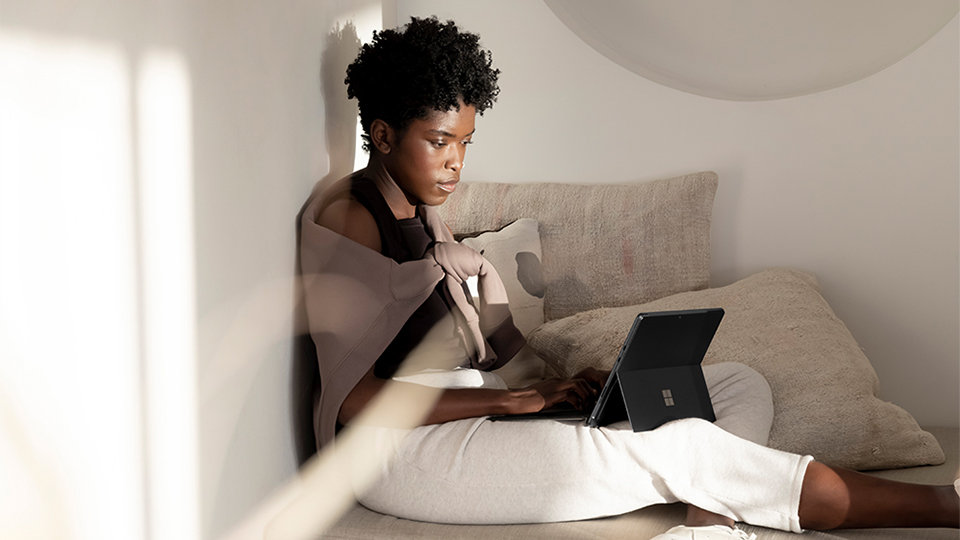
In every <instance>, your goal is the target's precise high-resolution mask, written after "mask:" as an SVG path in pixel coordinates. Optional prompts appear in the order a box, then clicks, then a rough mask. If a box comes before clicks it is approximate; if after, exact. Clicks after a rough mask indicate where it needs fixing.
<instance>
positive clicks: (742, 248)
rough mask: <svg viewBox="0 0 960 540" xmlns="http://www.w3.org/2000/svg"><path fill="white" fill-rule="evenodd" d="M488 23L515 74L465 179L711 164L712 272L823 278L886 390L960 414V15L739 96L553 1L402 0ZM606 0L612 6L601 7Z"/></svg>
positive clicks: (481, 130)
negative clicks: (706, 88)
mask: <svg viewBox="0 0 960 540" xmlns="http://www.w3.org/2000/svg"><path fill="white" fill-rule="evenodd" d="M397 4H398V5H397V14H398V19H399V20H400V21H401V22H403V21H405V20H407V19H408V18H409V16H411V15H417V16H425V15H431V14H436V15H438V16H439V17H440V18H451V19H454V20H456V21H457V22H458V23H459V24H460V25H461V26H462V27H464V28H466V29H468V30H470V31H474V32H477V33H479V34H480V36H481V41H482V43H483V44H484V45H485V46H486V47H488V48H489V49H491V50H492V51H493V54H494V63H495V65H496V66H497V67H499V68H500V69H501V70H502V71H503V73H502V76H501V85H500V86H501V90H502V94H501V96H500V99H499V101H498V103H497V105H496V106H495V107H494V108H493V109H492V110H491V111H489V112H488V113H487V114H486V115H485V116H484V117H483V118H482V119H481V120H479V122H478V133H477V136H476V137H475V142H476V143H477V144H476V145H474V146H473V147H471V150H470V155H468V156H467V165H468V166H467V168H466V169H465V170H464V175H465V178H466V179H468V180H477V181H512V182H533V181H558V182H618V181H628V180H643V179H653V178H658V177H662V176H665V175H674V174H681V173H686V172H692V171H698V170H704V169H711V170H715V171H717V172H718V173H719V175H720V188H719V192H718V194H717V199H716V203H715V206H714V225H713V262H712V268H713V284H714V285H724V284H728V283H730V282H732V281H735V280H737V279H739V278H742V277H745V276H746V275H748V274H750V273H752V272H754V271H757V270H759V269H762V268H765V267H770V266H793V267H799V268H804V269H807V270H810V271H813V272H815V273H816V275H817V276H818V277H819V279H820V282H821V284H822V286H823V293H824V296H825V297H826V299H827V300H828V301H829V302H830V304H831V305H832V306H833V308H834V310H835V311H836V312H837V314H838V315H839V316H840V317H841V319H843V320H844V321H845V322H846V324H847V325H848V326H849V328H850V329H851V331H852V332H853V334H854V336H855V337H856V338H857V340H858V341H859V343H860V345H861V346H862V347H863V348H864V349H865V351H866V353H867V355H868V357H869V358H870V359H871V361H872V363H873V365H874V366H875V368H876V370H877V372H878V374H879V376H880V381H881V387H880V396H881V397H882V398H884V399H887V400H890V401H893V402H895V403H897V404H899V405H901V406H903V407H904V408H906V409H907V410H908V411H910V412H911V413H912V414H913V415H914V416H915V417H916V418H917V419H918V420H919V421H920V422H921V423H923V424H926V425H947V426H957V425H958V410H960V397H958V380H960V343H958V328H960V322H958V244H960V239H958V147H960V141H958V133H957V126H958V63H960V62H958V32H957V28H958V24H957V19H956V18H955V19H954V20H953V21H952V22H950V23H949V24H948V25H947V26H946V27H945V28H944V29H943V30H941V31H940V32H939V33H938V34H937V35H935V36H934V37H933V38H932V39H931V40H930V41H929V42H927V43H926V44H924V45H922V46H921V47H920V48H919V49H918V50H916V51H915V52H913V53H912V54H910V55H908V56H907V57H906V58H905V59H904V60H902V61H900V62H899V63H897V64H894V65H893V66H891V67H889V68H887V69H885V70H883V71H881V72H879V73H877V74H875V75H873V76H870V77H867V78H866V79H863V80H860V81H858V82H855V83H852V84H849V85H847V86H843V87H840V88H837V89H834V90H828V91H825V92H821V93H816V94H812V95H807V96H801V97H796V98H789V99H782V100H775V101H762V102H733V101H723V100H716V99H710V98H705V97H700V96H696V95H692V94H687V93H684V92H680V91H677V90H673V89H671V88H667V87H665V86H661V85H659V84H656V83H653V82H650V81H648V80H646V79H644V78H642V77H640V76H637V75H635V74H633V73H631V72H629V71H627V70H625V69H623V68H621V67H620V66H619V65H617V64H615V63H613V62H612V61H610V60H608V59H607V58H605V57H603V56H601V55H600V54H598V53H597V52H595V51H594V50H593V49H591V48H590V47H588V46H587V45H586V44H584V43H583V42H582V41H580V40H579V39H578V38H577V37H576V36H575V35H574V34H573V33H572V32H570V31H569V30H568V29H567V27H566V26H564V25H563V24H562V23H561V22H560V21H559V20H558V19H557V18H556V16H555V15H554V14H553V13H552V12H551V11H550V10H549V9H548V8H547V7H546V6H545V5H544V4H543V3H542V2H539V1H525V2H514V1H509V0H494V1H489V2H482V3H480V2H470V1H459V0H457V1H449V0H444V1H439V0H399V1H398V3H397ZM598 9H599V8H598Z"/></svg>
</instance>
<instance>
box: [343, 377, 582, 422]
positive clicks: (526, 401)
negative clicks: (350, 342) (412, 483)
mask: <svg viewBox="0 0 960 540" xmlns="http://www.w3.org/2000/svg"><path fill="white" fill-rule="evenodd" d="M386 384H387V380H385V379H380V378H378V377H377V376H375V375H374V374H373V368H370V370H369V371H367V373H366V374H365V375H364V376H363V378H362V379H360V382H358V383H357V385H356V386H354V387H353V390H351V391H350V393H349V394H347V397H346V399H344V400H343V404H342V405H341V406H340V414H339V415H338V417H337V420H338V421H339V422H340V423H341V424H343V425H346V424H348V423H349V422H350V421H351V420H352V419H353V418H354V417H356V416H357V415H358V414H359V413H360V411H361V410H363V408H364V407H365V406H366V405H367V403H369V402H370V400H371V399H373V396H375V395H376V394H377V392H379V391H380V390H381V389H382V388H383V387H384V385H386ZM393 384H412V383H403V382H394V383H393ZM598 391H599V388H598V387H597V386H596V385H595V384H593V383H592V381H589V380H588V379H586V378H575V379H547V380H545V381H541V382H539V383H537V384H534V385H531V386H528V387H526V388H520V389H515V390H498V389H494V388H452V389H447V390H444V391H443V393H441V394H440V398H439V399H438V400H437V403H436V404H435V405H434V407H433V409H432V410H431V411H430V414H428V415H427V417H426V418H425V419H424V421H423V424H424V425H427V424H440V423H443V422H450V421H452V420H461V419H463V418H474V417H477V416H487V415H491V414H523V413H531V412H537V411H539V410H542V409H545V408H548V407H552V406H553V405H556V404H559V403H570V404H572V405H573V406H575V407H578V408H582V407H584V406H585V404H586V403H588V402H589V400H590V399H591V398H592V397H594V396H596V394H597V392H598Z"/></svg>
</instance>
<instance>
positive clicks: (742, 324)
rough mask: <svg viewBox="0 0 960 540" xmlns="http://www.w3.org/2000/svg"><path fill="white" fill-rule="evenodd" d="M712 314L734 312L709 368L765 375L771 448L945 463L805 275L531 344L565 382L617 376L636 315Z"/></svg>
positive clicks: (552, 333) (584, 325) (891, 462)
mask: <svg viewBox="0 0 960 540" xmlns="http://www.w3.org/2000/svg"><path fill="white" fill-rule="evenodd" d="M707 307H721V308H723V309H724V310H725V311H726V314H725V315H724V318H723V321H722V322H721V323H720V328H719V329H718V330H717V334H716V337H714V339H713V343H711V345H710V349H709V350H708V351H707V355H706V358H705V359H704V363H705V364H713V363H717V362H740V363H743V364H746V365H748V366H750V367H752V368H753V369H755V370H757V371H759V372H760V373H761V374H762V375H763V376H764V377H766V379H767V382H769V383H770V389H771V390H772V391H773V402H774V403H773V405H774V418H773V427H772V429H771V432H770V442H769V445H770V446H771V447H773V448H778V449H781V450H787V451H790V452H796V453H800V454H812V455H813V456H814V457H815V458H817V459H818V460H821V461H824V462H826V463H830V464H833V465H839V466H843V467H851V468H854V469H886V468H893V467H910V466H914V465H927V464H940V463H943V462H944V453H943V449H942V448H941V447H940V445H939V444H938V443H937V440H936V439H935V438H934V437H933V435H931V434H930V433H928V432H926V431H924V430H922V429H920V426H919V425H917V421H916V420H915V419H914V418H913V417H912V416H911V415H910V414H909V413H908V412H907V411H905V410H903V409H902V408H900V407H898V406H896V405H894V404H893V403H889V402H886V401H883V400H882V399H879V398H878V397H877V392H878V390H879V384H880V382H879V380H878V379H877V373H876V371H874V369H873V366H871V365H870V361H869V360H867V357H866V355H865V354H864V353H863V351H862V350H861V349H860V346H859V345H858V344H857V342H856V340H855V339H854V338H853V336H852V335H851V334H850V331H849V330H847V327H846V325H844V324H843V322H842V321H841V320H840V319H839V318H837V316H836V315H835V314H834V312H833V310H832V309H830V306H829V305H828V304H827V301H826V300H825V299H824V298H823V296H821V294H820V289H819V286H818V285H817V281H816V279H815V278H814V277H813V276H812V275H811V274H808V273H805V272H800V271H795V270H786V269H773V270H767V271H764V272H760V273H758V274H754V275H752V276H749V277H746V278H744V279H742V280H740V281H738V282H736V283H733V284H731V285H727V286H726V287H720V288H715V289H706V290H702V291H695V292H686V293H681V294H676V295H673V296H668V297H666V298H661V299H659V300H656V301H653V302H649V303H646V304H642V305H637V306H629V307H618V308H612V309H596V310H592V311H586V312H583V313H579V314H577V315H573V316H570V317H566V318H564V319H559V320H556V321H552V322H549V323H547V324H544V325H543V326H541V327H540V328H538V329H537V330H535V331H533V332H532V333H531V334H530V336H529V343H530V346H531V347H533V349H534V350H535V351H536V352H537V354H539V355H540V356H541V357H542V358H543V359H544V360H545V361H546V362H547V363H548V364H549V365H550V366H551V367H552V368H553V370H554V371H556V372H557V373H558V374H560V375H561V376H570V375H572V374H574V373H576V372H578V371H579V370H581V369H583V368H585V367H599V368H604V369H610V367H611V366H612V364H613V362H614V360H615V359H616V357H617V354H618V352H619V350H620V346H621V345H622V344H623V341H624V339H625V338H626V335H627V331H628V330H629V329H630V325H631V323H632V322H633V319H634V317H636V315H637V313H643V312H651V311H663V310H672V309H695V308H707Z"/></svg>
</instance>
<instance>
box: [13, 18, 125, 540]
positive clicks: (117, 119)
mask: <svg viewBox="0 0 960 540" xmlns="http://www.w3.org/2000/svg"><path fill="white" fill-rule="evenodd" d="M0 73H2V74H3V81H4V82H3V84H2V85H0V298H2V301H0V396H2V400H0V440H3V441H4V449H2V450H0V459H2V461H0V478H4V480H3V482H4V484H5V485H4V489H3V490H0V537H5V538H8V537H11V535H10V534H8V533H11V532H13V533H16V534H13V536H18V535H19V534H22V533H24V531H26V532H34V531H42V532H43V533H51V532H52V535H50V536H47V535H45V534H41V535H40V537H57V538H130V539H136V538H142V537H143V534H144V531H143V528H142V526H143V522H144V510H143V508H144V500H143V496H142V492H143V475H142V471H143V461H142V455H143V448H142V439H141V426H142V424H141V416H140V413H141V409H140V395H139V387H140V372H139V362H138V361H137V359H138V355H139V352H138V351H139V343H138V337H137V336H138V316H137V312H138V309H137V294H136V285H137V283H136V281H137V271H136V249H135V242H136V237H135V227H134V215H133V211H132V209H133V205H132V204H131V202H132V201H133V199H134V194H133V192H132V183H131V182H130V180H129V178H130V172H131V167H132V164H131V158H130V148H131V134H130V124H131V119H130V88H129V74H128V70H127V65H126V62H125V58H124V54H123V52H122V50H121V49H120V48H119V47H117V46H115V45H113V44H107V43H101V42H95V41H84V40H76V39H70V40H67V39H61V38H54V37H51V36H49V35H44V34H36V33H30V32H23V31H18V30H12V29H7V28H3V27H0ZM10 471H15V472H16V474H13V475H8V474H7V472H10ZM10 482H12V485H11V483H10ZM40 520H45V521H40ZM37 527H40V528H39V529H37Z"/></svg>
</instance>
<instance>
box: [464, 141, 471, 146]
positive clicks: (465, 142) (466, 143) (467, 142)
mask: <svg viewBox="0 0 960 540" xmlns="http://www.w3.org/2000/svg"><path fill="white" fill-rule="evenodd" d="M461 144H463V145H464V146H466V145H468V144H473V141H462V143H461Z"/></svg>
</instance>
